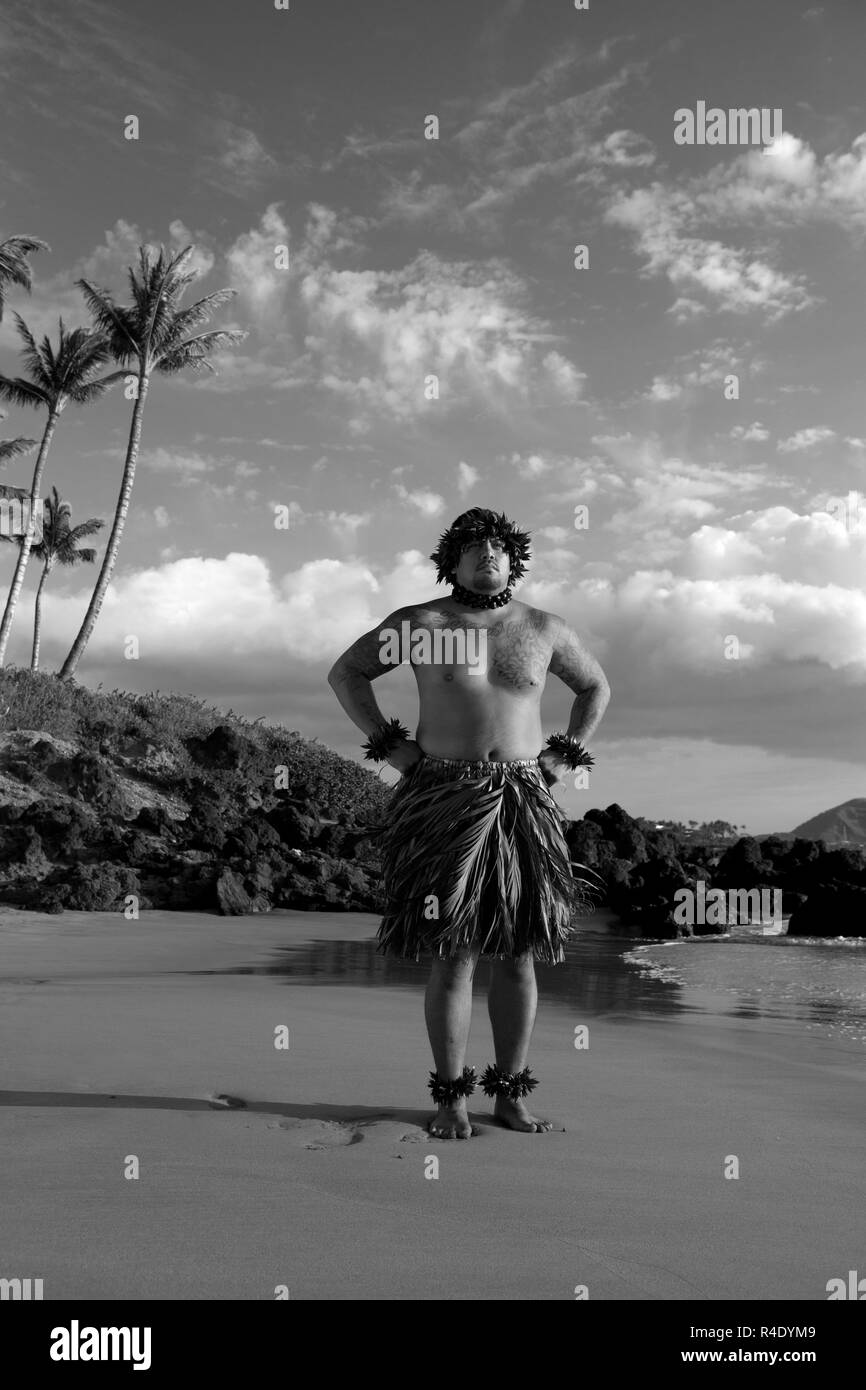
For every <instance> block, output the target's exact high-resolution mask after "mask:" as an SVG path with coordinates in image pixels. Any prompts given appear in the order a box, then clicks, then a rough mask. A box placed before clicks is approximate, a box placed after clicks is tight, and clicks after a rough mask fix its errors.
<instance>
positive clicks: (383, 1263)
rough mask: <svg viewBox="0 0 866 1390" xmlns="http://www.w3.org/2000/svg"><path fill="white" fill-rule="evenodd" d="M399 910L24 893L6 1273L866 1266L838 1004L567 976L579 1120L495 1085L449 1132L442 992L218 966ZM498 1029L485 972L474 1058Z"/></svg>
mask: <svg viewBox="0 0 866 1390" xmlns="http://www.w3.org/2000/svg"><path fill="white" fill-rule="evenodd" d="M376 925H377V919H376V918H374V917H369V916H363V915H342V914H339V915H326V914H321V913H301V912H278V913H274V914H272V915H269V916H256V917H249V918H220V917H215V916H214V917H212V916H208V915H205V914H191V913H164V912H153V913H145V914H143V916H142V919H141V921H139V922H127V921H125V920H124V919H123V918H122V917H119V916H117V915H115V914H109V913H93V914H87V913H66V914H64V915H62V916H43V915H40V914H37V913H29V912H23V911H14V910H3V911H0V1055H2V1058H3V1063H2V1077H3V1079H2V1082H0V1084H2V1086H3V1088H4V1089H3V1090H2V1092H0V1101H2V1105H0V1165H2V1170H0V1180H2V1193H3V1197H2V1208H0V1251H2V1264H3V1268H2V1269H0V1276H3V1277H6V1278H11V1277H20V1278H25V1277H31V1278H42V1279H43V1280H44V1296H45V1298H46V1299H47V1300H50V1299H63V1298H75V1299H78V1298H84V1299H95V1298H110V1299H133V1298H146V1299H231V1298H243V1299H273V1298H274V1297H275V1290H276V1289H278V1288H279V1287H280V1286H286V1287H287V1289H288V1292H289V1296H290V1298H291V1299H472V1300H486V1299H569V1300H570V1299H573V1298H574V1297H575V1288H576V1287H577V1286H586V1288H587V1290H588V1295H589V1298H590V1300H610V1299H637V1300H681V1299H695V1298H697V1299H709V1300H717V1299H722V1300H724V1299H740V1298H746V1299H794V1300H799V1299H809V1300H812V1299H826V1292H825V1288H826V1283H827V1281H828V1280H829V1279H831V1278H835V1277H843V1278H844V1277H846V1276H847V1271H848V1270H849V1269H858V1268H861V1267H862V1263H863V1256H864V1242H863V1226H862V1211H863V1209H864V1180H863V1142H862V1133H863V1132H862V1119H863V1085H862V1080H863V1066H862V1062H861V1060H860V1058H859V1057H857V1056H852V1055H851V1054H850V1053H847V1054H846V1053H844V1052H841V1051H839V1050H838V1049H836V1048H834V1047H833V1045H832V1044H830V1043H828V1042H823V1041H821V1040H820V1039H817V1038H815V1037H814V1036H812V1035H811V1034H804V1035H803V1036H802V1037H792V1036H791V1035H790V1034H786V1033H783V1032H781V1031H774V1030H773V1029H772V1028H771V1027H767V1026H766V1025H764V1024H762V1023H761V1022H760V1021H757V1022H756V1021H754V1020H742V1021H740V1020H736V1019H734V1020H732V1019H731V1018H730V1017H728V1018H715V1019H714V1018H709V1017H706V1016H703V1015H701V1014H700V1013H694V1014H680V1015H677V1016H675V1017H674V1018H671V1019H670V1020H668V1019H662V1020H660V1021H651V1020H642V1019H633V1018H629V1017H627V1016H624V1015H621V1014H608V1015H605V1016H601V1017H593V1016H584V1017H580V1018H578V1017H575V1018H574V1019H573V1020H572V1019H570V1018H568V1016H567V1014H566V1012H565V1011H563V1010H562V1009H557V1010H554V1009H548V1010H545V1008H544V1006H543V1005H542V1009H541V1011H540V1013H539V1019H538V1024H537V1028H536V1034H535V1039H534V1042H533V1049H532V1054H531V1059H530V1060H531V1064H532V1066H533V1068H534V1070H535V1072H536V1074H537V1075H538V1077H539V1078H540V1079H541V1082H542V1084H541V1085H540V1087H539V1089H538V1091H536V1093H535V1097H534V1099H535V1102H536V1107H537V1109H538V1112H539V1113H540V1114H544V1115H548V1116H549V1117H550V1118H551V1119H553V1120H555V1121H556V1123H557V1124H558V1125H559V1126H561V1128H559V1129H557V1130H555V1131H554V1132H552V1133H550V1134H546V1135H524V1134H513V1133H510V1132H507V1131H505V1130H501V1129H499V1128H497V1127H496V1126H495V1125H494V1124H493V1123H492V1121H491V1117H490V1105H489V1103H488V1102H487V1100H486V1099H485V1098H484V1097H483V1096H481V1095H480V1093H478V1094H477V1095H476V1097H475V1098H474V1099H475V1100H476V1101H477V1104H475V1105H474V1107H472V1108H471V1113H472V1116H473V1120H474V1122H475V1123H476V1125H477V1126H478V1127H479V1130H480V1133H479V1135H478V1137H477V1138H475V1139H472V1140H469V1141H466V1142H462V1143H447V1142H443V1141H435V1140H432V1139H430V1137H429V1136H428V1135H426V1134H425V1132H424V1130H423V1127H422V1126H423V1122H424V1120H425V1118H426V1117H427V1116H428V1115H429V1113H430V1109H429V1105H428V1103H427V1092H426V1090H425V1082H426V1078H427V1074H428V1071H429V1069H430V1067H431V1065H432V1063H431V1061H430V1057H429V1053H428V1047H427V1041H426V1035H425V1031H424V1027H423V1017H422V996H421V994H420V993H417V992H415V991H413V990H410V989H405V988H400V987H398V986H389V987H383V986H375V987H374V986H361V985H355V984H351V985H337V984H333V983H327V982H325V983H318V982H316V983H314V984H309V983H307V984H301V983H299V982H297V981H293V980H291V979H290V978H287V977H285V976H278V975H273V974H272V975H262V974H232V973H207V972H209V971H217V972H219V971H227V970H228V969H229V967H231V966H234V965H246V966H254V965H262V964H266V963H268V962H272V961H273V959H274V952H275V949H276V948H277V947H279V946H284V945H286V944H287V943H290V942H292V941H298V940H324V939H336V940H349V939H351V940H361V939H364V938H367V937H370V936H372V935H373V933H374V932H375V928H376ZM419 969H421V970H423V967H419ZM318 978H319V979H321V977H318ZM585 1023H588V1024H589V1026H590V1046H589V1048H588V1050H580V1051H578V1050H576V1049H575V1048H574V1045H573V1031H574V1027H575V1026H576V1025H578V1024H585ZM281 1026H285V1027H288V1029H289V1039H290V1046H289V1049H288V1050H277V1049H276V1048H275V1046H274V1035H275V1029H278V1028H280V1027H281ZM492 1056H493V1054H492V1048H491V1043H490V1029H489V1023H488V1019H487V1013H486V1009H485V1007H484V1001H483V998H477V999H476V1005H475V1017H474V1023H473V1032H472V1038H471V1041H470V1048H469V1057H468V1060H469V1061H470V1062H472V1063H474V1064H475V1065H477V1066H478V1067H479V1069H480V1068H481V1067H483V1066H484V1065H486V1063H487V1062H488V1061H489V1060H492ZM216 1096H228V1097H232V1098H236V1099H237V1100H242V1101H243V1102H245V1108H233V1107H232V1104H231V1103H230V1102H218V1101H214V1100H213V1097H216ZM215 1106H216V1107H217V1108H214V1107H215ZM728 1155H734V1156H736V1158H737V1159H738V1162H739V1173H740V1176H739V1178H737V1179H726V1178H725V1176H724V1170H725V1163H726V1158H727V1156H728ZM133 1158H134V1159H136V1160H137V1163H138V1171H139V1176H138V1177H137V1178H128V1177H126V1176H125V1175H124V1174H125V1170H128V1169H130V1167H131V1160H132V1159H133ZM431 1158H435V1159H437V1160H438V1177H436V1178H433V1177H429V1176H425V1172H426V1173H429V1172H430V1171H431V1169H432V1167H433V1165H432V1164H431V1162H430V1160H431Z"/></svg>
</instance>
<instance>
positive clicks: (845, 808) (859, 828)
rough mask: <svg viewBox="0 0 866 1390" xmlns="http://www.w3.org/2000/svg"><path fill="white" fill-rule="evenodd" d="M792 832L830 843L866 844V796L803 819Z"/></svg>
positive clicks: (805, 838) (806, 838)
mask: <svg viewBox="0 0 866 1390" xmlns="http://www.w3.org/2000/svg"><path fill="white" fill-rule="evenodd" d="M792 834H794V835H796V836H799V837H801V838H802V839H804V840H824V841H825V843H826V844H828V845H841V844H849V845H866V797H862V796H860V797H855V798H854V800H853V801H843V802H842V805H841V806H834V807H833V808H832V810H830V811H822V812H821V814H820V815H819V816H813V817H812V819H811V820H805V821H803V824H802V825H798V826H797V828H796V829H795V830H794V831H792Z"/></svg>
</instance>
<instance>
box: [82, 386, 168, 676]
mask: <svg viewBox="0 0 866 1390" xmlns="http://www.w3.org/2000/svg"><path fill="white" fill-rule="evenodd" d="M148 385H149V378H148V377H147V375H146V374H144V373H141V374H140V375H139V378H138V395H137V397H136V400H135V405H134V407H133V411H132V423H131V425H130V428H129V443H128V444H127V447H126V462H125V464H124V467H123V479H122V481H121V484H120V493H119V495H118V498H117V508H116V510H115V513H114V521H113V522H112V526H111V534H110V536H109V537H108V544H107V545H106V547H105V555H104V557H103V560H102V568H101V569H100V571H99V574H98V576H97V580H96V585H95V587H94V590H93V593H92V594H91V596H90V603H89V604H88V605H87V612H86V613H85V615H84V621H83V622H82V624H81V627H80V628H79V629H78V636H77V637H76V638H75V641H74V642H73V643H72V646H71V647H70V649H69V655H68V656H67V658H66V660H65V661H64V663H63V665H62V667H61V669H60V679H61V680H69V678H70V676H74V674H75V668H76V666H77V665H78V663H79V661H80V660H81V656H82V653H83V651H84V648H85V647H86V646H87V643H88V642H89V640H90V635H91V633H92V632H93V629H94V627H95V626H96V619H97V618H98V617H99V612H100V609H101V608H102V604H103V600H104V599H105V595H106V593H107V591H108V586H109V584H110V583H111V576H112V573H113V572H114V566H115V564H116V563H117V552H118V549H119V547H120V538H121V536H122V535H123V527H124V523H125V521H126V513H127V512H128V510H129V499H130V497H131V495H132V485H133V483H134V482H135V465H136V463H137V462H138V448H139V444H140V443H141V420H142V416H143V414H144V402H145V400H146V399H147V388H148Z"/></svg>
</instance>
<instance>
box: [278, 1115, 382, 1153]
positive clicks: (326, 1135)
mask: <svg viewBox="0 0 866 1390" xmlns="http://www.w3.org/2000/svg"><path fill="white" fill-rule="evenodd" d="M278 1128H279V1129H283V1130H286V1131H287V1132H288V1134H289V1136H290V1138H291V1139H292V1140H293V1141H294V1147H296V1148H302V1149H324V1150H327V1149H344V1148H346V1146H347V1145H349V1144H360V1143H361V1140H362V1139H363V1138H364V1136H363V1134H359V1133H358V1130H357V1129H356V1127H355V1126H354V1125H352V1124H344V1123H342V1122H341V1121H339V1120H293V1119H288V1120H280V1122H279V1126H278Z"/></svg>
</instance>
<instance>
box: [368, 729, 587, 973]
mask: <svg viewBox="0 0 866 1390" xmlns="http://www.w3.org/2000/svg"><path fill="white" fill-rule="evenodd" d="M564 820H565V817H564V815H563V813H562V811H561V810H560V808H559V806H558V805H557V803H556V801H555V800H554V798H553V796H552V795H551V793H550V791H549V789H548V786H547V783H546V782H545V779H544V774H543V773H542V771H541V767H540V765H539V763H538V760H537V759H536V758H521V759H515V760H512V761H507V762H505V761H503V762H490V761H487V762H477V761H476V762H473V761H468V760H464V759H461V758H436V757H430V756H427V755H426V754H425V756H424V757H423V758H422V759H421V761H420V762H418V763H416V764H415V766H414V767H413V768H412V769H411V770H410V772H409V773H407V774H406V775H405V776H404V777H403V778H402V780H401V781H400V782H398V783H397V786H396V787H395V789H394V792H393V794H392V797H391V801H390V804H389V809H388V813H387V819H386V823H385V824H384V825H383V826H382V827H381V830H380V835H381V852H382V875H383V888H384V893H385V913H384V916H383V918H382V923H381V926H380V928H379V932H378V940H379V949H380V950H381V951H382V952H384V953H385V954H386V955H397V956H403V957H407V956H411V957H413V958H414V959H415V960H420V958H421V954H422V952H432V953H433V954H435V955H439V956H451V955H454V954H455V952H456V951H458V950H460V949H461V948H465V947H467V946H479V947H480V952H481V955H482V956H517V955H522V954H524V952H527V951H531V952H532V954H533V956H534V957H535V959H536V960H542V961H546V962H547V963H548V964H551V965H554V964H557V963H559V962H561V961H562V960H564V959H565V950H564V947H565V944H566V942H567V941H569V940H570V938H571V937H572V936H573V935H574V932H575V927H574V925H573V920H574V918H575V917H576V916H577V915H579V914H581V913H584V914H585V913H586V912H588V911H590V910H591V909H592V907H593V906H594V905H595V904H594V900H593V889H594V888H595V887H596V885H595V884H593V883H592V882H591V880H592V879H594V878H595V876H594V875H593V874H592V873H591V871H590V870H587V869H581V868H580V866H579V865H577V866H576V867H577V868H578V869H580V874H581V875H586V876H587V877H585V878H584V877H581V876H577V877H576V876H575V875H574V874H573V872H572V865H571V860H570V858H569V851H568V845H567V844H566V840H565V834H564V829H563V821H564Z"/></svg>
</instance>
